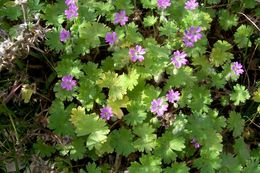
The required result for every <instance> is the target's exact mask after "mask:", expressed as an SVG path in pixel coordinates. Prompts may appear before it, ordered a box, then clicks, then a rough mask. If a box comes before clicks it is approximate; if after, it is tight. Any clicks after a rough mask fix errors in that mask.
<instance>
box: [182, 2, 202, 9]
mask: <svg viewBox="0 0 260 173" xmlns="http://www.w3.org/2000/svg"><path fill="white" fill-rule="evenodd" d="M198 6H199V3H198V2H196V0H189V1H187V2H186V3H185V9H187V10H194V9H196V8H197V7H198Z"/></svg>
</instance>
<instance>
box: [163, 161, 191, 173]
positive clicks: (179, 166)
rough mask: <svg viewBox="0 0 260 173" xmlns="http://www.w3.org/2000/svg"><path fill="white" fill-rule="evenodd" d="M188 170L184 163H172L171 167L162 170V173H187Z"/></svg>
mask: <svg viewBox="0 0 260 173" xmlns="http://www.w3.org/2000/svg"><path fill="white" fill-rule="evenodd" d="M189 170H190V168H189V167H188V166H187V165H186V164H185V163H176V162H175V163H173V164H172V167H167V168H166V169H164V171H163V172H164V173H173V172H174V173H189Z"/></svg>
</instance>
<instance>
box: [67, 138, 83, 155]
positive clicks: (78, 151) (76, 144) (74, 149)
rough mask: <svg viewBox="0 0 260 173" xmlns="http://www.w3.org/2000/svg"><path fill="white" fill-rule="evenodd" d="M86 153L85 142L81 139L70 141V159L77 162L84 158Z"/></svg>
mask: <svg viewBox="0 0 260 173" xmlns="http://www.w3.org/2000/svg"><path fill="white" fill-rule="evenodd" d="M85 152H86V147H85V141H84V140H83V139H82V138H76V139H75V140H73V141H72V144H71V149H70V158H71V159H73V160H79V159H82V158H83V157H84V154H85Z"/></svg>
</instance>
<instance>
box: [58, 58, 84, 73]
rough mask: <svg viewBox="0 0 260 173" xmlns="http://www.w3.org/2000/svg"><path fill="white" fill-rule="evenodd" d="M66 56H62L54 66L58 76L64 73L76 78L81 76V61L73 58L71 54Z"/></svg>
mask: <svg viewBox="0 0 260 173" xmlns="http://www.w3.org/2000/svg"><path fill="white" fill-rule="evenodd" d="M68 57H69V58H68ZM68 57H64V58H62V60H61V61H59V62H58V65H57V67H56V72H57V74H58V77H63V76H66V75H72V76H73V77H76V78H79V77H81V76H82V75H83V72H82V71H81V69H82V63H81V62H80V61H79V60H74V59H73V58H72V57H71V56H68Z"/></svg>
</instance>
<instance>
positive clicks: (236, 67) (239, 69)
mask: <svg viewBox="0 0 260 173" xmlns="http://www.w3.org/2000/svg"><path fill="white" fill-rule="evenodd" d="M231 69H232V70H233V72H234V73H235V74H236V75H237V76H239V75H240V74H243V73H244V70H243V66H242V64H240V63H239V62H233V63H232V65H231Z"/></svg>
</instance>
